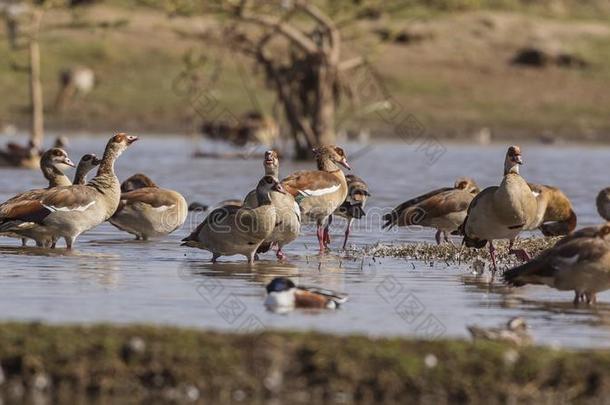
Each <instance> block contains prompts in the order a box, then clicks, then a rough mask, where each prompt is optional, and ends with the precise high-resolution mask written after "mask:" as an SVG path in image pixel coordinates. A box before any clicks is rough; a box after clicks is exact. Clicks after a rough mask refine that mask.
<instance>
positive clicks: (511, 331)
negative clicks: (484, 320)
mask: <svg viewBox="0 0 610 405" xmlns="http://www.w3.org/2000/svg"><path fill="white" fill-rule="evenodd" d="M467 328H468V331H469V332H470V334H471V335H472V338H473V339H474V340H491V341H494V342H504V343H512V344H514V345H517V346H525V345H530V344H531V343H532V337H531V336H530V334H529V333H528V327H527V323H526V322H525V319H523V318H521V317H515V318H511V319H510V320H509V321H508V322H507V323H506V326H503V327H499V328H484V327H481V326H477V325H470V326H468V327H467Z"/></svg>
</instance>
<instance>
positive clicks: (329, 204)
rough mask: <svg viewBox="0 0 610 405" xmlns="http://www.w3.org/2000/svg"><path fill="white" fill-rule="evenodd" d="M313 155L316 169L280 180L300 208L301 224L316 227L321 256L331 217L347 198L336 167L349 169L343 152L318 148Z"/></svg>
mask: <svg viewBox="0 0 610 405" xmlns="http://www.w3.org/2000/svg"><path fill="white" fill-rule="evenodd" d="M314 154H315V156H316V162H317V165H318V170H309V171H299V172H296V173H293V174H291V175H290V176H288V177H286V178H285V179H284V180H282V185H283V186H284V187H285V188H286V191H287V192H288V193H290V194H291V195H292V196H293V197H294V199H295V201H296V202H297V203H298V204H299V206H300V207H301V220H302V221H303V223H312V222H313V223H315V224H316V226H317V236H318V243H319V245H320V253H324V251H325V249H326V248H327V247H328V244H329V243H330V236H329V234H328V229H329V226H330V221H331V218H332V216H331V215H332V213H333V212H334V211H335V210H336V209H337V208H338V207H339V206H340V205H341V204H342V203H343V201H345V197H347V181H346V179H345V175H344V174H343V171H341V169H340V168H339V166H337V165H341V166H343V167H345V168H346V169H348V170H351V168H350V167H349V165H348V164H347V158H346V156H345V152H344V151H343V149H342V148H340V147H338V146H334V145H328V146H322V147H320V148H317V149H314ZM325 222H326V227H324V224H325Z"/></svg>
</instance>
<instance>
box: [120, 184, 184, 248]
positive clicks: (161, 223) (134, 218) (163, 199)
mask: <svg viewBox="0 0 610 405" xmlns="http://www.w3.org/2000/svg"><path fill="white" fill-rule="evenodd" d="M121 191H123V193H122V194H121V203H120V204H119V207H118V209H117V210H116V212H115V213H114V215H113V216H112V217H111V218H110V223H111V224H112V225H114V226H115V227H117V228H118V229H120V230H122V231H125V232H128V233H131V234H132V235H135V236H136V240H140V239H143V240H148V238H151V237H160V236H165V235H169V234H170V233H172V232H174V231H175V230H176V229H178V228H180V227H181V226H182V225H183V224H184V221H186V216H187V215H188V207H187V204H186V200H185V199H184V197H183V196H182V195H181V194H180V193H178V192H176V191H173V190H167V189H163V188H159V186H157V185H156V184H155V183H154V182H153V181H152V180H151V179H150V178H148V177H147V176H145V175H143V174H136V175H134V176H131V177H130V178H128V179H127V180H125V181H124V182H123V184H122V185H121Z"/></svg>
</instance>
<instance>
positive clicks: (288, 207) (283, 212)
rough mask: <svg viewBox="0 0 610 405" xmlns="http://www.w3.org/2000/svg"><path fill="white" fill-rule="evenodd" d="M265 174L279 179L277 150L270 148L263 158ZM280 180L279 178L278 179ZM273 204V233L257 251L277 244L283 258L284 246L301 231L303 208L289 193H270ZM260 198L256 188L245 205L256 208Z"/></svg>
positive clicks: (278, 255) (266, 249)
mask: <svg viewBox="0 0 610 405" xmlns="http://www.w3.org/2000/svg"><path fill="white" fill-rule="evenodd" d="M263 166H264V169H265V175H267V176H271V177H273V178H274V179H276V180H278V179H279V166H280V161H279V158H278V155H277V153H276V152H275V151H272V150H268V151H266V152H265V159H264V160H263ZM278 181H279V180H278ZM270 197H271V204H273V206H274V207H275V212H276V223H275V228H274V229H273V232H271V235H269V237H268V238H267V239H266V240H265V241H264V242H263V243H262V244H261V246H260V247H259V249H258V252H257V253H264V252H266V251H268V250H269V249H270V247H271V246H273V245H275V246H277V252H276V256H277V258H278V259H280V260H282V259H284V258H285V257H286V255H285V254H284V252H283V251H282V248H283V247H284V246H286V245H287V244H289V243H290V242H292V241H294V240H295V239H296V238H297V237H298V236H299V232H300V231H301V210H300V208H299V205H298V204H297V203H296V202H295V201H294V197H293V196H292V195H290V194H287V193H277V192H272V193H271V194H270ZM257 206H258V199H257V197H256V190H252V191H250V192H249V193H248V195H247V196H246V198H245V199H244V207H248V208H256V207H257Z"/></svg>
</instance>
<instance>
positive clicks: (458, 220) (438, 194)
mask: <svg viewBox="0 0 610 405" xmlns="http://www.w3.org/2000/svg"><path fill="white" fill-rule="evenodd" d="M479 191H480V190H479V186H478V185H477V183H476V182H475V181H474V180H473V179H471V178H469V177H459V178H458V179H457V180H456V181H455V183H454V186H453V187H443V188H439V189H436V190H433V191H430V192H428V193H426V194H423V195H420V196H418V197H415V198H412V199H410V200H408V201H405V202H403V203H402V204H400V205H399V206H398V207H396V208H394V209H393V210H392V212H390V213H389V214H385V215H384V216H383V220H384V221H386V222H385V223H384V224H383V226H382V228H383V229H386V228H387V229H388V230H390V229H392V228H393V227H394V226H411V225H419V226H424V227H430V228H435V229H436V235H435V239H436V244H437V245H440V244H441V243H442V240H441V237H442V238H443V239H444V240H445V242H447V243H451V240H450V239H449V235H448V234H450V233H454V232H456V231H457V230H458V228H459V227H460V225H462V223H463V222H464V220H465V219H466V211H467V210H468V207H469V206H470V203H471V202H472V200H473V199H474V197H475V196H476V195H477V194H479Z"/></svg>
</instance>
